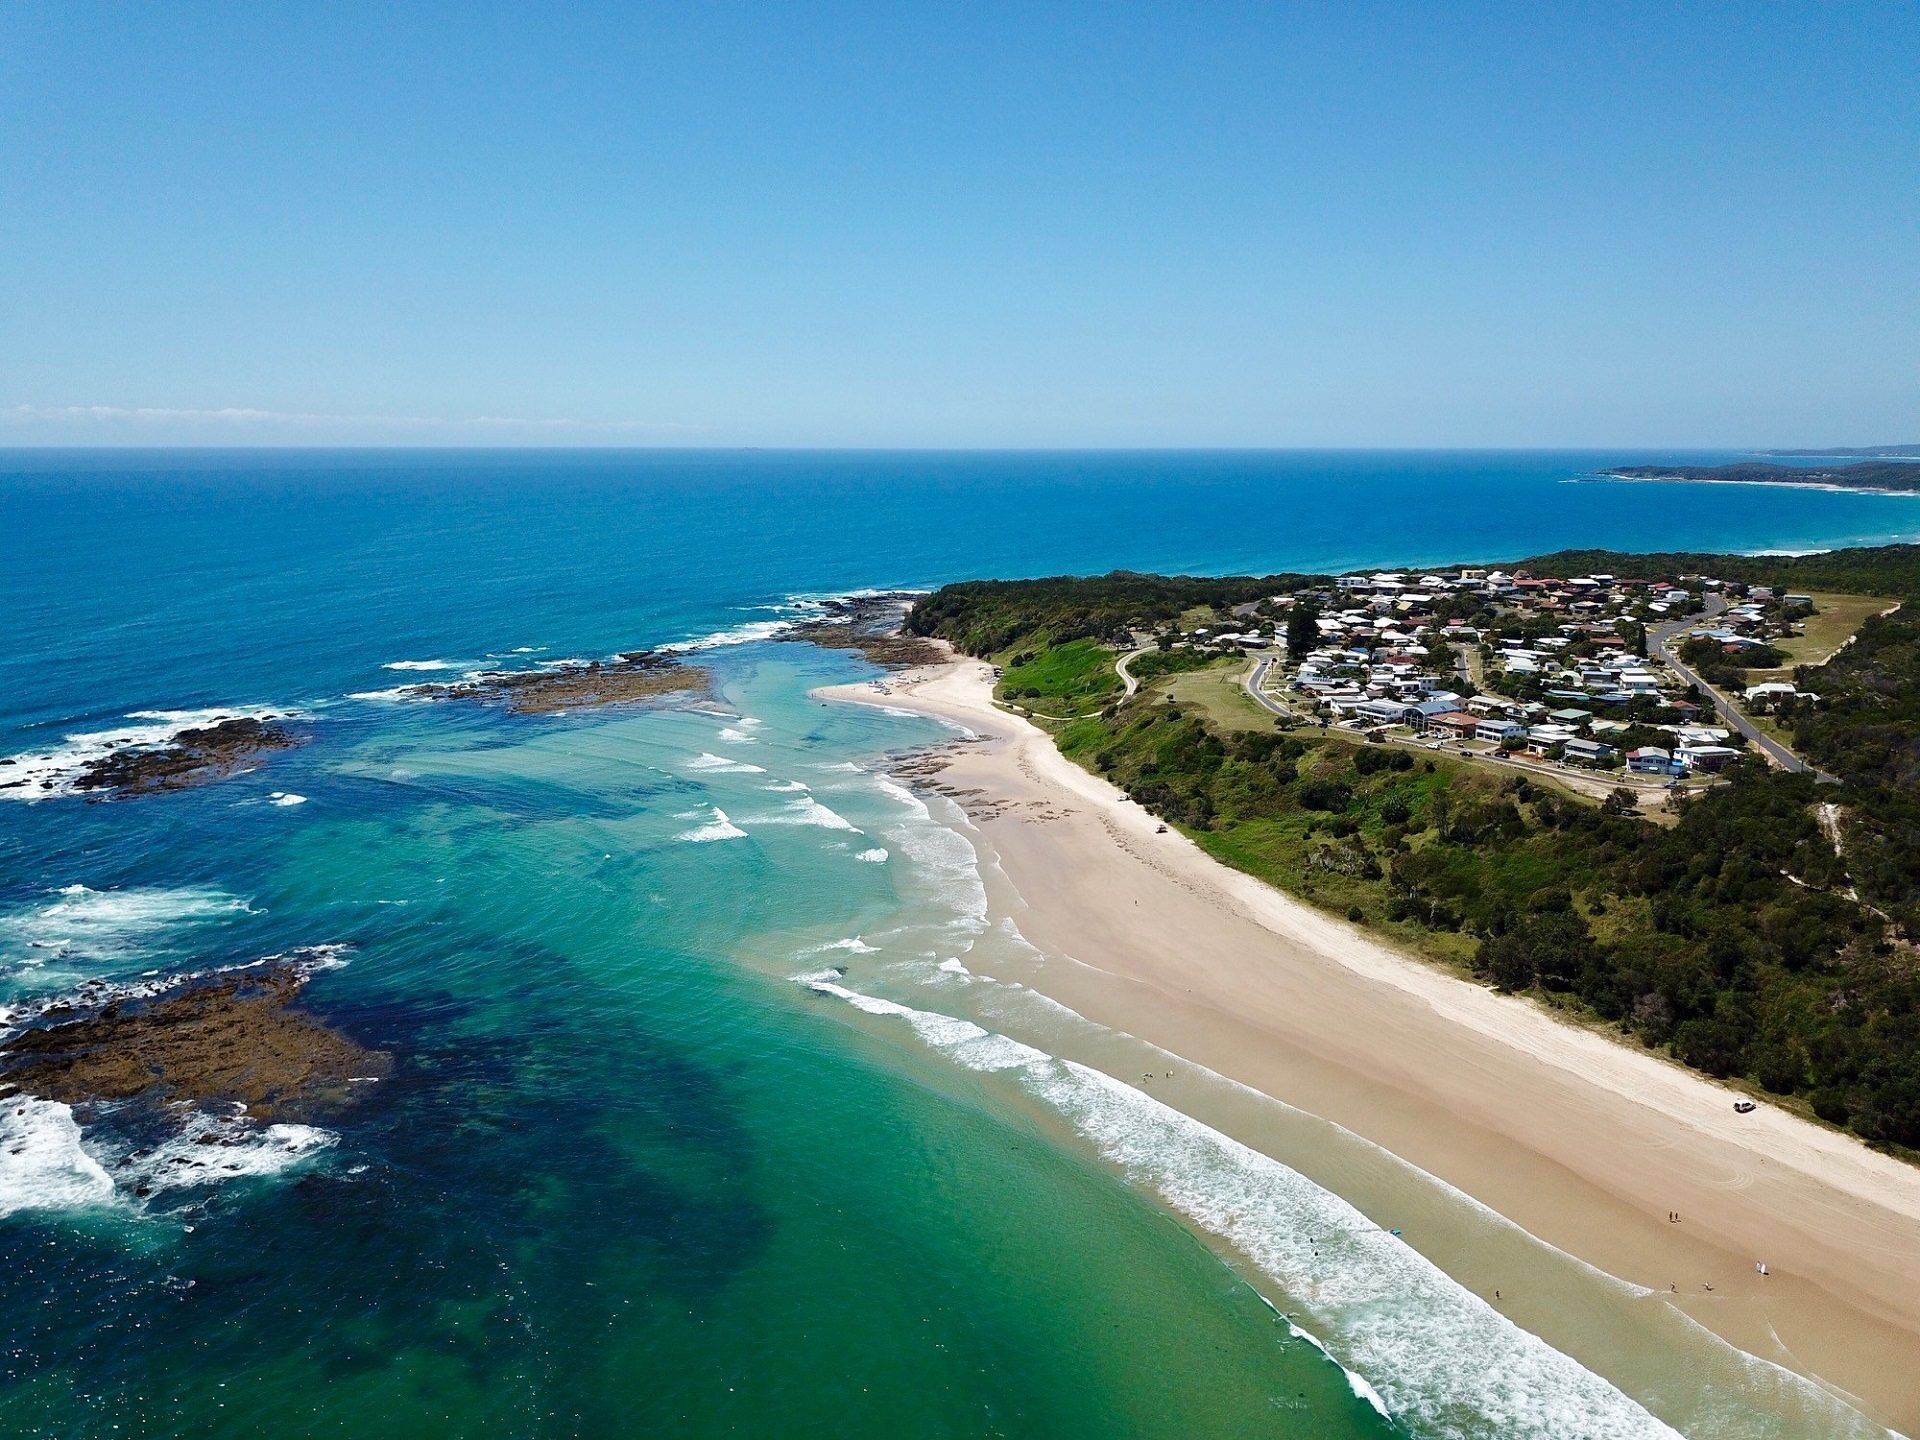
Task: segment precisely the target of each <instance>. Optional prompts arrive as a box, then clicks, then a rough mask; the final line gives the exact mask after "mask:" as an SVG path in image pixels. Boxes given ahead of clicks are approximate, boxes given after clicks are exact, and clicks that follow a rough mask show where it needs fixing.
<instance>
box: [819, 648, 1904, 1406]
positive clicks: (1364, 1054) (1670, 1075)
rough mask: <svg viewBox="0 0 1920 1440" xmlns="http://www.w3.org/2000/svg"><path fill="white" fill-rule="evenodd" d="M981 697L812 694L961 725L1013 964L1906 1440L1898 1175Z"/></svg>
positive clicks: (933, 683)
mask: <svg viewBox="0 0 1920 1440" xmlns="http://www.w3.org/2000/svg"><path fill="white" fill-rule="evenodd" d="M991 687H992V680H991V675H990V672H989V670H988V668H987V667H986V666H984V665H982V664H979V663H977V662H972V661H962V662H957V663H953V664H947V665H941V666H934V667H927V668H923V669H920V670H916V671H912V672H909V673H907V674H904V675H901V676H895V677H891V678H890V679H889V680H888V681H887V682H886V686H885V690H884V692H883V691H881V690H877V689H875V688H872V687H870V686H864V685H853V686H840V687H835V688H833V689H831V690H827V691H823V692H821V693H822V694H823V695H826V696H828V697H830V698H834V699H841V700H851V701H864V702H869V703H878V704H884V705H890V706H895V707H898V708H901V709H906V710H913V711H918V712H921V713H926V714H932V715H937V716H940V717H942V718H945V719H948V720H952V721H955V722H957V723H959V724H961V725H964V726H966V727H968V728H969V729H971V730H973V731H974V732H976V733H977V734H978V735H979V736H980V740H979V742H978V743H972V744H967V745H961V746H956V747H954V748H953V750H952V751H951V753H950V754H948V755H947V756H945V757H943V758H944V760H945V762H946V764H945V768H944V769H943V770H942V772H941V773H940V775H939V777H938V779H939V781H940V782H941V784H942V786H943V788H948V789H951V790H955V791H960V792H967V793H964V794H963V795H962V796H961V799H960V803H961V804H962V805H963V808H965V809H967V811H968V812H969V816H970V819H971V823H972V825H973V827H974V831H975V833H974V834H973V835H972V837H971V838H973V839H974V840H975V842H976V843H977V844H982V845H983V846H984V847H985V848H986V849H987V850H989V851H990V852H991V856H992V858H994V859H995V860H997V861H998V864H999V867H1000V868H1001V870H1002V871H1003V872H1004V875H1005V877H1006V881H1007V887H1006V888H1007V894H1006V895H1004V896H1002V897H1000V899H1001V903H1002V904H1003V905H1005V907H1006V908H1007V909H1008V910H1009V911H1010V913H1012V915H1013V918H1014V919H1015V921H1016V922H1017V923H1018V925H1019V927H1020V929H1021V931H1022V933H1023V934H1024V935H1025V936H1026V937H1027V939H1028V940H1030V941H1031V942H1032V943H1033V944H1034V945H1035V946H1037V947H1039V949H1040V951H1041V952H1042V954H1043V955H1044V956H1045V957H1046V958H1045V959H1044V960H1043V961H1042V962H1041V963H1040V965H1039V966H1038V968H1037V971H1036V973H1035V974H1034V975H1032V976H1030V977H1022V978H1027V979H1029V980H1030V983H1033V984H1034V985H1035V986H1036V988H1038V989H1040V990H1042V991H1043V992H1045V993H1046V994H1049V995H1051V996H1052V997H1054V998H1055V999H1057V1000H1059V1001H1061V1002H1062V1003H1063V1004H1066V1005H1069V1006H1071V1007H1073V1008H1074V1009H1076V1010H1078V1011H1080V1012H1081V1013H1082V1014H1084V1015H1086V1016H1088V1017H1089V1018H1090V1019H1093V1020H1096V1021H1098V1022H1100V1023H1102V1024H1105V1025H1108V1026H1110V1027H1113V1028H1116V1029H1122V1030H1125V1031H1128V1032H1130V1033H1132V1034H1134V1035H1137V1036H1139V1037H1141V1038H1142V1039H1145V1040H1147V1041H1150V1042H1152V1043H1154V1044H1156V1045H1159V1046H1162V1047H1164V1048H1165V1049H1167V1050H1170V1051H1172V1052H1174V1053H1176V1054H1178V1055H1181V1056H1184V1057H1186V1058H1187V1059H1189V1060H1191V1061H1193V1062H1196V1063H1198V1064H1201V1065H1204V1066H1206V1067H1208V1068H1209V1069H1212V1070H1214V1071H1217V1072H1219V1073H1220V1074H1222V1075H1225V1076H1228V1077H1230V1078H1231V1079H1234V1080H1237V1081H1239V1082H1241V1083H1243V1084H1245V1085H1248V1086H1250V1087H1252V1088H1254V1089H1256V1090H1259V1091H1261V1092H1263V1093H1265V1094H1267V1095H1270V1096H1273V1097H1274V1098H1276V1099H1279V1100H1282V1101H1284V1102H1286V1103H1287V1104H1290V1105H1293V1106H1296V1107H1298V1108H1300V1109H1303V1110H1306V1111H1309V1112H1311V1113H1313V1114H1316V1115H1319V1116H1322V1117H1324V1118H1326V1119H1328V1120H1332V1121H1334V1122H1336V1123H1338V1124H1340V1125H1342V1126H1345V1127H1346V1128H1348V1129H1350V1130H1352V1131H1354V1132H1355V1133H1357V1134H1359V1135H1361V1136H1364V1137H1365V1138H1366V1139H1368V1140H1371V1141H1373V1142H1375V1143H1377V1144H1379V1145H1381V1146H1383V1147H1385V1148H1386V1149H1388V1150H1390V1151H1391V1152H1393V1153H1394V1154H1396V1155H1398V1156H1400V1157H1401V1158H1403V1159H1405V1160H1407V1161H1409V1162H1411V1163H1412V1164H1414V1165H1416V1166H1418V1167H1420V1168H1421V1169H1423V1170H1425V1171H1427V1172H1428V1173H1430V1174H1432V1175H1435V1176H1438V1177H1439V1178H1440V1179H1442V1180H1444V1181H1446V1182H1447V1183H1449V1184H1451V1185H1453V1186H1455V1187H1457V1188H1458V1189H1460V1190H1462V1191H1464V1192H1466V1193H1467V1194H1468V1195H1470V1196H1472V1197H1474V1198H1475V1199H1477V1200H1479V1201H1480V1202H1482V1203H1483V1204H1485V1205H1487V1206H1488V1207H1490V1208H1491V1209H1493V1210H1495V1211H1497V1212H1498V1213H1500V1214H1501V1215H1504V1216H1506V1217H1507V1218H1508V1219H1510V1220H1512V1221H1514V1222H1515V1223H1517V1224H1519V1225H1520V1226H1522V1227H1523V1228H1525V1229H1526V1230H1527V1231H1529V1232H1530V1233H1532V1234H1534V1235H1536V1236H1538V1237H1540V1238H1541V1239H1542V1240H1544V1241H1546V1242H1547V1243H1549V1244H1551V1245H1553V1246H1555V1247H1557V1248H1559V1249H1561V1250H1564V1251H1566V1252H1568V1253H1569V1254H1572V1255H1574V1256H1576V1257H1578V1258H1579V1259H1581V1260H1584V1261H1586V1262H1587V1263H1589V1264H1591V1265H1593V1266H1595V1267H1597V1268H1599V1269H1601V1270H1603V1271H1605V1272H1607V1273H1608V1274H1611V1275H1614V1276H1617V1277H1619V1278H1621V1279H1623V1280H1626V1281H1628V1282H1630V1283H1633V1284H1636V1285H1640V1286H1644V1287H1646V1288H1647V1289H1648V1290H1651V1291H1655V1292H1660V1298H1661V1302H1662V1303H1668V1304H1672V1305H1675V1306H1677V1307H1679V1308H1681V1309H1683V1310H1684V1311H1685V1313H1686V1314H1688V1315H1689V1316H1691V1317H1692V1318H1693V1319H1695V1320H1697V1321H1698V1322H1700V1323H1701V1324H1702V1325H1705V1326H1707V1327H1708V1328H1710V1329H1712V1330H1713V1331H1715V1332H1716V1333H1718V1334H1719V1335H1721V1336H1722V1337H1724V1338H1725V1339H1727V1340H1729V1341H1731V1342H1732V1343H1733V1344H1735V1345H1737V1346H1739V1347H1740V1348H1741V1349H1743V1350H1746V1351H1749V1352H1750V1353H1752V1354H1755V1355H1758V1356H1761V1357H1763V1358H1765V1359H1767V1360H1770V1361H1773V1362H1775V1363H1777V1364H1780V1365H1782V1366H1785V1367H1787V1368H1789V1369H1792V1370H1795V1371H1797V1372H1799V1373H1801V1374H1803V1375H1808V1376H1810V1377H1813V1378H1815V1379H1817V1380H1819V1381H1820V1382H1821V1383H1822V1384H1824V1385H1826V1386H1827V1387H1828V1388H1830V1389H1834V1390H1837V1391H1840V1392H1843V1393H1845V1394H1847V1395H1849V1396H1851V1397H1854V1398H1855V1400H1856V1403H1859V1404H1860V1405H1861V1407H1862V1408H1863V1409H1865V1410H1866V1411H1867V1412H1868V1413H1869V1414H1871V1415H1873V1416H1874V1417H1875V1418H1876V1419H1878V1420H1880V1421H1882V1422H1883V1423H1885V1424H1888V1425H1892V1426H1895V1427H1897V1428H1898V1429H1900V1430H1903V1431H1906V1432H1909V1433H1920V1366H1916V1365H1915V1364H1914V1357H1915V1356H1917V1355H1920V1170H1916V1169H1915V1168H1913V1167H1910V1166H1907V1165H1905V1164H1903V1163H1901V1162H1899V1161H1897V1160H1894V1159H1891V1158H1889V1157H1887V1156H1884V1155H1880V1154H1878V1153H1876V1152H1874V1151H1872V1150H1869V1149H1868V1148H1867V1147H1865V1146H1864V1145H1861V1144H1859V1143H1858V1142H1856V1141H1854V1140H1851V1139H1849V1138H1848V1137H1846V1136H1844V1135H1841V1134H1839V1133H1837V1132H1834V1131H1830V1130H1827V1129H1824V1128H1822V1127H1819V1126H1816V1125H1813V1124H1810V1123H1808V1122H1806V1121H1803V1120H1800V1119H1798V1118H1797V1117H1795V1116H1792V1115H1789V1114H1787V1113H1786V1112H1784V1111H1781V1110H1778V1109H1776V1108H1774V1107H1772V1106H1768V1105H1762V1106H1761V1107H1760V1108H1759V1109H1758V1110H1757V1111H1755V1112H1754V1113H1752V1114H1749V1115H1737V1114H1735V1113H1734V1111H1733V1101H1734V1099H1735V1098H1736V1096H1735V1094H1734V1092H1732V1091H1729V1090H1727V1089H1725V1088H1723V1087H1721V1086H1718V1085H1715V1084H1714V1083H1712V1082H1711V1081H1708V1080H1705V1079H1703V1078H1700V1077H1698V1076H1696V1075H1693V1074H1692V1073H1690V1072H1688V1071H1686V1070H1684V1069H1682V1068H1681V1067H1679V1066H1677V1065H1674V1064H1672V1063H1670V1062H1667V1061H1665V1060H1662V1059H1660V1058H1658V1057H1655V1056H1652V1055H1649V1054H1646V1053H1644V1052H1641V1051H1638V1050H1636V1049H1633V1048H1631V1047H1629V1046H1627V1045H1624V1044H1620V1043H1616V1042H1615V1041H1613V1040H1611V1039H1609V1038H1607V1037H1606V1036H1604V1035H1601V1034H1598V1033H1596V1032H1594V1031H1590V1030H1586V1029H1582V1028H1579V1027H1576V1026H1573V1025H1569V1024H1567V1023H1565V1022H1563V1021H1561V1020H1558V1019H1556V1018H1555V1017H1554V1016H1552V1015H1551V1014H1549V1013H1548V1012H1547V1011H1545V1010H1544V1009H1542V1008H1541V1007H1539V1006H1537V1005H1535V1004H1534V1003H1532V1002H1530V1001H1527V1000H1523V999H1520V998H1517V997H1513V996H1503V995H1499V994H1496V993H1494V992H1492V991H1490V990H1486V989H1483V988H1481V987H1479V986H1477V985H1473V984H1471V983H1469V982H1467V981H1464V980H1460V979H1458V978H1456V977H1454V976H1452V975H1449V974H1446V973H1444V972H1443V971H1441V970H1439V969H1436V968H1435V967H1433V966H1431V965H1428V964H1426V963H1424V962H1422V961H1419V960H1416V959H1412V958H1409V957H1406V956H1404V955H1402V954H1400V953H1398V952H1396V951H1394V950H1392V949H1390V948H1388V947H1386V946H1384V945H1382V944H1380V943H1379V942H1378V941H1377V940H1375V939H1373V938H1372V937H1370V936H1368V935H1367V934H1366V933H1365V932H1364V931H1362V930H1359V929H1357V928H1356V927H1354V926H1351V925H1349V924H1346V923H1345V922H1343V921H1339V920H1336V919H1333V918H1332V917H1329V916H1327V915H1324V914H1322V913H1321V912H1319V911H1317V910H1314V909H1312V908H1311V907H1309V906H1307V905H1305V904H1304V903H1302V902H1299V901H1296V900H1294V899H1292V898H1291V897H1289V896H1287V895H1285V894H1283V893H1281V892H1279V891H1277V890H1274V889H1272V888H1271V887H1269V886H1266V885H1264V884H1262V883H1261V882H1259V881H1257V880H1254V879H1253V878H1252V877H1250V876H1246V875H1242V874H1240V873H1239V872H1237V871H1234V870H1231V869H1229V868H1227V867H1225V866H1223V865H1221V864H1219V863H1218V862H1216V861H1214V860H1213V859H1212V858H1211V857H1209V856H1207V855H1206V854H1204V853H1203V852H1202V851H1200V850H1199V849H1198V847H1196V846H1194V845H1193V844H1192V843H1191V842H1190V841H1188V840H1186V839H1185V838H1184V837H1183V836H1181V835H1180V834H1178V833H1177V832H1173V831H1169V832H1168V833H1166V834H1160V833H1158V828H1157V827H1158V821H1157V820H1155V818H1154V817H1153V816H1152V815H1150V814H1149V813H1148V812H1146V811H1145V810H1143V809H1142V808H1141V807H1139V806H1138V805H1135V804H1134V803H1133V802H1132V801H1130V800H1128V799H1127V798H1126V797H1125V796H1124V795H1123V794H1122V793H1121V792H1119V791H1118V790H1116V789H1114V788H1113V787H1112V786H1110V785H1108V784H1107V783H1106V782H1105V781H1103V780H1101V779H1099V778H1097V777H1095V776H1093V775H1090V774H1088V773H1087V772H1085V771H1083V770H1081V769H1080V768H1079V767H1078V766H1075V765H1074V764H1072V763H1071V762H1070V761H1068V760H1066V759H1065V758H1064V757H1062V756H1061V755H1060V754H1059V752H1058V751H1057V750H1056V749H1055V748H1054V746H1053V744H1052V741H1051V739H1050V738H1049V737H1048V736H1047V735H1046V734H1045V733H1044V732H1043V731H1041V730H1039V729H1037V728H1036V727H1034V726H1033V725H1031V724H1030V723H1029V722H1027V721H1025V720H1022V719H1019V718H1017V717H1015V716H1012V715H1009V714H1007V713H1005V712H1004V711H1001V710H999V709H998V708H996V707H995V706H994V705H993V704H992V701H991ZM1198 1118H1200V1119H1202V1120H1206V1119H1207V1118H1208V1117H1207V1116H1206V1115H1199V1116H1198ZM1670 1212H1677V1213H1678V1214H1679V1215H1680V1217H1681V1219H1680V1220H1679V1222H1678V1223H1675V1222H1672V1221H1670V1220H1669V1219H1668V1215H1669V1213H1670ZM1430 1258H1433V1259H1434V1260H1436V1262H1438V1263H1440V1264H1442V1266H1443V1268H1445V1267H1447V1266H1448V1262H1449V1259H1452V1260H1453V1261H1454V1262H1455V1263H1454V1265H1453V1266H1452V1267H1451V1268H1452V1269H1453V1270H1454V1272H1455V1275H1456V1278H1457V1279H1459V1280H1460V1281H1461V1282H1462V1283H1464V1284H1467V1285H1469V1286H1470V1287H1472V1288H1475V1289H1477V1290H1479V1291H1480V1292H1481V1293H1482V1294H1483V1295H1484V1296H1486V1298H1488V1299H1491V1298H1492V1294H1491V1290H1492V1287H1493V1286H1495V1285H1498V1284H1500V1283H1501V1281H1500V1280H1497V1279H1493V1278H1490V1277H1487V1276H1484V1275H1478V1274H1475V1273H1471V1267H1470V1266H1467V1265H1464V1264H1462V1263H1460V1260H1461V1257H1458V1256H1454V1257H1448V1256H1444V1255H1438V1254H1436V1255H1433V1256H1431V1257H1430ZM1756 1261H1765V1262H1766V1264H1767V1266H1768V1269H1769V1272H1770V1273H1769V1275H1768V1276H1766V1277H1764V1278H1763V1277H1762V1276H1760V1275H1759V1274H1757V1273H1756V1271H1755V1268H1754V1267H1755V1263H1756ZM1507 1283H1508V1284H1509V1286H1511V1284H1512V1280H1511V1279H1509V1280H1508V1282H1507ZM1669 1285H1674V1286H1677V1287H1678V1293H1677V1294H1671V1293H1669V1291H1668V1287H1669ZM1709 1285H1711V1287H1712V1288H1711V1290H1709V1289H1707V1288H1706V1287H1707V1286H1709Z"/></svg>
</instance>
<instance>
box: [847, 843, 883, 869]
mask: <svg viewBox="0 0 1920 1440" xmlns="http://www.w3.org/2000/svg"><path fill="white" fill-rule="evenodd" d="M853 858H854V859H856V860H864V861H866V862H867V863H868V864H869V865H884V864H886V863H887V852H886V850H885V849H884V848H882V847H881V846H878V845H876V846H874V847H873V849H871V850H862V851H861V852H860V853H859V854H858V855H855V856H854V857H853Z"/></svg>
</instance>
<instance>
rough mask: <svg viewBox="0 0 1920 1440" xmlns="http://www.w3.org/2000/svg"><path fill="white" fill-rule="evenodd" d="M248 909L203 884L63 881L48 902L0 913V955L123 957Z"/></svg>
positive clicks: (152, 950)
mask: <svg viewBox="0 0 1920 1440" xmlns="http://www.w3.org/2000/svg"><path fill="white" fill-rule="evenodd" d="M251 913H252V909H251V907H250V906H249V905H248V904H247V902H246V901H245V900H242V899H240V898H239V897H238V896H236V895H229V894H228V893H227V892H226V891H224V890H214V889H210V888H205V887H198V886H188V887H184V888H180V889H160V888H147V889H139V888H136V889H128V890H89V889H88V888H87V887H86V886H85V885H67V886H64V887H62V888H61V889H60V890H59V891H58V892H57V894H56V896H55V898H54V899H53V900H52V901H50V902H48V903H45V904H38V905H32V906H29V907H27V908H25V909H22V910H15V911H12V912H10V913H8V914H5V915H0V955H13V956H14V957H16V958H28V959H34V958H42V959H44V958H49V957H52V958H59V959H71V960H119V961H124V960H126V959H128V958H131V957H135V956H140V955H145V954H149V953H155V952H156V951H159V950H163V949H164V948H165V945H164V942H165V941H166V940H167V938H168V932H169V931H172V930H175V929H178V928H182V927H185V926H190V925H196V924H202V923H205V922H207V921H212V920H225V919H230V918H232V917H233V916H235V915H246V914H251ZM19 952H31V953H30V954H24V955H23V954H20V953H19Z"/></svg>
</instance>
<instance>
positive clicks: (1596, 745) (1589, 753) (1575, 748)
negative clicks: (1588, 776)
mask: <svg viewBox="0 0 1920 1440" xmlns="http://www.w3.org/2000/svg"><path fill="white" fill-rule="evenodd" d="M1562 753H1563V754H1564V755H1565V756H1566V757H1567V759H1569V760H1572V761H1574V762H1575V763H1577V764H1580V765H1598V764H1599V763H1600V762H1601V761H1603V760H1607V759H1610V758H1612V755H1613V747H1612V746H1611V745H1602V744H1601V743H1600V742H1599V741H1598V740H1582V739H1579V738H1577V737H1576V738H1575V739H1572V740H1569V741H1567V743H1566V747H1565V749H1564V750H1563V752H1562Z"/></svg>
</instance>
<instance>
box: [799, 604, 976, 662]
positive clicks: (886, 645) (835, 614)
mask: <svg viewBox="0 0 1920 1440" xmlns="http://www.w3.org/2000/svg"><path fill="white" fill-rule="evenodd" d="M919 598H920V597H919V596H918V595H915V594H913V593H912V592H911V591H892V592H889V593H887V594H882V595H856V596H848V597H844V598H840V599H835V600H828V601H826V602H824V603H823V605H822V613H821V614H820V615H819V616H818V617H817V618H815V619H812V620H806V621H803V622H801V623H800V624H798V625H796V626H794V627H793V629H791V630H789V631H788V632H787V633H786V634H784V635H782V636H781V637H780V638H781V639H783V640H804V641H806V642H808V643H809V644H813V645H820V646H824V647H825V648H826V649H829V650H858V651H859V652H860V653H861V654H862V655H864V656H865V657H866V658H867V659H869V660H871V661H872V662H873V663H874V664H876V665H885V666H887V667H888V668H889V669H894V670H903V669H907V668H908V667H910V666H914V665H937V664H939V663H940V662H942V661H943V660H947V659H950V658H951V655H950V653H949V652H948V650H947V647H946V645H945V643H944V642H942V641H939V640H931V639H928V638H927V637H925V636H923V635H909V634H907V633H906V632H905V631H904V630H903V629H902V628H901V622H902V621H904V620H905V619H906V616H907V611H908V610H909V609H910V608H911V607H912V605H913V602H914V601H915V600H917V599H919Z"/></svg>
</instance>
